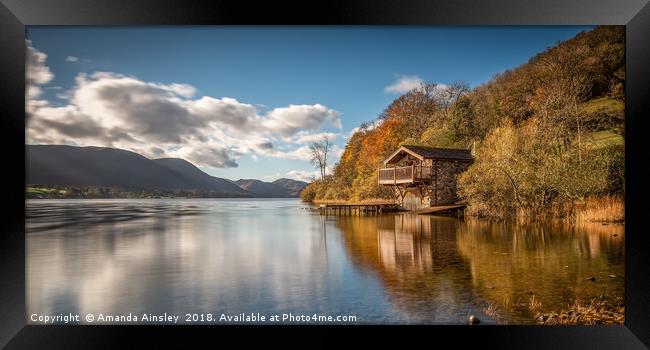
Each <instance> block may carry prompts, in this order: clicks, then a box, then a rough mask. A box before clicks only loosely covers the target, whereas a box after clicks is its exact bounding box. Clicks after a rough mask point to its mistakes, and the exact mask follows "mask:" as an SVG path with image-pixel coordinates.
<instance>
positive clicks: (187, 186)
mask: <svg viewBox="0 0 650 350" xmlns="http://www.w3.org/2000/svg"><path fill="white" fill-rule="evenodd" d="M26 161H27V180H26V181H27V185H40V186H46V187H52V186H69V187H77V188H84V187H102V188H119V189H123V190H129V191H168V192H177V191H187V190H193V191H203V192H206V193H207V194H210V195H211V196H224V197H232V196H236V197H241V196H250V194H249V193H248V192H246V191H245V190H243V189H241V188H240V187H239V186H237V185H236V184H234V183H232V182H231V181H229V180H226V179H221V178H217V177H213V176H210V175H208V174H206V173H204V172H202V171H201V170H199V169H198V168H196V167H195V166H194V165H192V164H191V163H189V162H187V161H185V160H182V159H173V158H167V159H156V160H151V159H148V158H146V157H143V156H141V155H139V154H137V153H134V152H130V151H125V150H121V149H113V148H104V147H74V146H65V145H27V146H26Z"/></svg>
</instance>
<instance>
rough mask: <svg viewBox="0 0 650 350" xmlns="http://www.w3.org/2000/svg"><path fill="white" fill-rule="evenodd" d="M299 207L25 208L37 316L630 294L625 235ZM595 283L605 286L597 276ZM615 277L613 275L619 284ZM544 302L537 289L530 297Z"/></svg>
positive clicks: (377, 310)
mask: <svg viewBox="0 0 650 350" xmlns="http://www.w3.org/2000/svg"><path fill="white" fill-rule="evenodd" d="M302 207H303V205H302V204H301V203H300V202H298V201H296V200H236V199H233V200H224V199H219V200H141V201H137V200H132V201H124V200H122V201H118V200H103V201H88V200H85V201H83V200H81V201H68V200H64V201H42V200H41V201H29V202H28V203H27V215H28V219H27V223H26V227H27V309H28V314H31V313H39V314H58V313H68V312H73V313H79V314H84V313H99V312H102V313H111V314H128V313H129V312H131V313H139V314H141V313H164V312H167V313H175V314H181V315H182V314H184V313H192V312H201V313H205V312H211V313H229V314H238V313H242V312H245V313H248V312H260V313H262V314H266V315H269V314H274V313H288V312H292V313H294V314H296V313H300V314H313V313H318V314H326V315H355V316H357V317H358V318H359V319H358V321H357V323H465V322H466V319H467V315H468V314H469V313H471V314H475V315H478V316H479V317H480V318H481V319H482V320H483V321H484V322H485V323H494V322H496V319H492V316H487V315H484V314H483V308H485V307H486V306H487V305H488V304H490V303H493V304H504V301H508V302H509V303H510V304H513V303H514V302H517V301H518V302H519V303H521V304H522V305H521V307H511V308H506V307H502V309H503V310H502V311H503V317H504V319H505V320H506V321H507V322H509V323H530V322H532V321H533V320H532V318H531V315H530V314H529V312H528V311H527V308H526V307H525V303H527V302H528V300H529V298H530V296H531V295H535V297H536V298H538V300H539V301H541V302H542V304H543V305H544V306H545V307H548V308H556V307H559V306H562V304H563V303H567V302H569V301H570V300H572V299H573V298H576V297H578V298H581V299H583V300H589V299H590V298H593V297H597V296H599V295H603V296H605V297H606V298H609V300H612V302H613V303H615V302H617V300H618V299H619V298H622V296H623V286H624V282H623V281H624V279H623V272H624V271H623V261H624V257H623V243H624V234H623V227H622V226H619V225H600V224H598V225H590V226H585V227H577V228H576V227H567V226H558V225H555V226H552V225H540V224H537V225H525V224H514V223H488V222H485V221H478V220H458V219H455V218H444V217H431V216H417V215H409V214H398V215H382V216H372V217H325V216H320V215H318V214H317V213H316V214H315V213H313V212H312V211H309V210H305V209H304V208H302ZM591 276H593V277H595V278H596V280H595V281H593V282H592V281H589V280H587V277H591ZM610 276H615V277H610ZM530 293H533V294H530Z"/></svg>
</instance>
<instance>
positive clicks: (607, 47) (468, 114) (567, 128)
mask: <svg viewBox="0 0 650 350" xmlns="http://www.w3.org/2000/svg"><path fill="white" fill-rule="evenodd" d="M624 85H625V29H624V27H597V28H595V29H594V30H591V31H589V32H583V33H580V34H578V35H577V36H576V37H574V38H572V39H570V40H567V41H564V42H561V43H558V45H556V46H555V47H552V48H549V49H547V50H546V51H544V52H542V53H540V54H538V55H536V56H535V57H533V58H531V59H530V60H529V61H528V62H527V63H526V64H524V65H522V66H519V67H516V68H514V69H512V70H509V71H506V72H503V73H501V74H498V75H496V76H495V77H493V78H492V79H491V80H490V81H488V82H487V83H485V84H482V85H480V86H477V87H474V88H472V89H470V88H469V87H468V85H467V84H466V83H463V82H456V83H453V84H450V85H449V86H447V87H445V88H441V87H439V86H437V85H435V84H427V85H424V86H422V88H419V89H414V90H411V91H410V92H408V93H406V94H404V95H402V96H400V97H398V98H397V99H395V100H394V101H393V102H392V103H391V104H390V105H389V106H388V107H387V108H386V109H385V110H384V112H383V113H382V114H381V115H380V116H378V118H377V119H376V120H374V121H371V122H369V123H367V124H364V125H362V127H361V128H360V130H359V131H358V132H356V133H355V134H354V135H352V136H351V138H350V140H349V141H348V144H347V145H346V148H345V151H344V152H343V155H342V157H341V160H340V162H339V163H338V164H337V165H336V166H335V168H334V171H333V174H332V175H331V176H329V177H328V178H327V179H325V180H324V181H316V182H314V183H312V184H310V185H309V186H308V187H306V189H305V190H304V191H303V192H302V198H303V199H304V200H307V201H312V200H324V199H328V200H332V199H340V200H353V201H360V200H366V199H374V198H392V195H391V193H390V191H389V190H388V189H387V188H382V187H380V186H378V185H377V168H379V167H380V166H381V162H382V161H383V160H384V158H385V157H386V156H387V155H389V154H390V153H392V152H393V151H394V150H395V149H396V148H397V147H398V146H399V145H402V144H415V145H425V146H434V147H455V148H467V149H471V150H472V153H473V155H474V157H475V163H474V164H473V165H472V166H471V167H470V168H469V170H468V171H467V172H465V173H464V174H462V175H461V176H460V177H459V196H460V197H461V198H462V200H463V201H465V202H466V203H467V204H468V212H469V213H473V214H476V215H485V216H511V215H519V214H548V213H557V214H558V215H565V214H566V213H567V212H571V211H572V210H573V207H574V205H575V203H577V202H580V201H584V200H585V199H587V198H604V197H607V198H612V197H614V198H619V197H621V196H622V195H623V191H624V177H623V174H624V168H623V163H624V149H623V139H624V132H625V130H624V99H625V96H624V92H625V89H624ZM362 155H363V156H362Z"/></svg>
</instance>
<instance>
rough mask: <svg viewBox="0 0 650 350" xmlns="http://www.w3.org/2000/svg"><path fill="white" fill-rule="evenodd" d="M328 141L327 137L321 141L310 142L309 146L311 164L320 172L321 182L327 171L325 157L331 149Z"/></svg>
mask: <svg viewBox="0 0 650 350" xmlns="http://www.w3.org/2000/svg"><path fill="white" fill-rule="evenodd" d="M331 146H332V145H331V144H330V141H329V139H328V138H327V137H323V139H322V140H321V141H314V142H312V144H311V146H309V150H310V152H311V163H312V164H313V165H314V166H315V167H317V168H318V169H319V170H320V179H321V181H323V180H325V172H326V171H327V155H328V153H329V152H330V148H331Z"/></svg>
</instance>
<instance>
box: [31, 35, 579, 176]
mask: <svg viewBox="0 0 650 350" xmlns="http://www.w3.org/2000/svg"><path fill="white" fill-rule="evenodd" d="M591 28H592V27H585V26H533V27H531V26H519V27H505V26H501V27H497V26H495V27H477V26H472V27H416V26H413V27H398V26H389V27H372V26H370V27H368V26H356V27H223V26H221V27H220V26H185V27H180V26H179V27H174V26H167V27H85V26H70V27H65V26H52V27H50V26H28V27H27V30H26V36H27V47H28V48H27V77H26V81H27V92H26V94H27V97H26V100H27V101H26V110H27V112H28V120H27V130H26V139H27V140H26V142H27V143H28V144H68V145H77V146H102V147H114V148H122V149H127V150H131V151H134V152H137V153H140V154H142V155H144V156H146V157H148V158H152V159H153V158H164V157H180V158H184V159H186V160H188V161H190V162H192V163H193V164H195V165H197V166H198V167H199V168H201V169H202V170H204V171H205V172H207V173H209V174H211V175H214V176H218V177H224V178H228V179H232V180H237V179H241V178H245V179H247V178H256V179H261V180H267V181H269V180H275V179H277V178H281V177H288V178H294V179H302V180H309V179H310V178H311V177H312V176H315V175H316V174H317V173H318V171H317V170H316V169H315V168H314V166H313V165H312V164H311V163H310V162H309V151H308V147H309V145H310V143H311V142H313V141H314V140H321V139H322V138H323V137H327V138H328V139H329V140H331V142H332V144H333V145H334V147H333V150H332V158H331V161H330V166H331V165H333V164H334V162H336V160H337V159H338V158H339V157H340V154H341V153H342V151H343V149H344V147H345V143H346V141H347V140H348V138H349V136H350V134H351V133H352V132H354V129H355V128H357V127H358V126H359V125H360V124H361V123H363V122H371V121H373V120H375V119H376V118H377V117H378V116H379V114H380V113H381V112H382V111H383V110H384V109H385V108H386V107H387V106H388V105H389V104H390V103H391V102H392V101H393V100H394V99H395V98H397V97H399V95H400V94H402V93H405V92H407V91H408V90H410V89H412V88H416V87H417V86H418V85H419V84H421V83H422V82H429V83H438V84H440V86H441V87H442V88H444V86H445V85H446V84H450V83H452V82H455V81H464V82H467V83H469V85H470V87H475V86H477V85H480V84H482V83H485V82H487V81H488V80H490V78H492V77H493V76H494V75H495V74H497V73H501V72H504V71H505V70H507V69H512V68H515V67H517V66H519V65H521V64H523V63H526V62H527V61H528V59H530V58H531V57H533V56H534V55H535V54H537V53H539V52H542V51H544V50H545V49H547V48H549V47H552V46H554V45H556V44H557V43H558V42H559V41H562V40H567V39H570V38H572V37H573V36H575V35H576V34H577V33H579V32H581V31H588V30H590V29H591Z"/></svg>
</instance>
